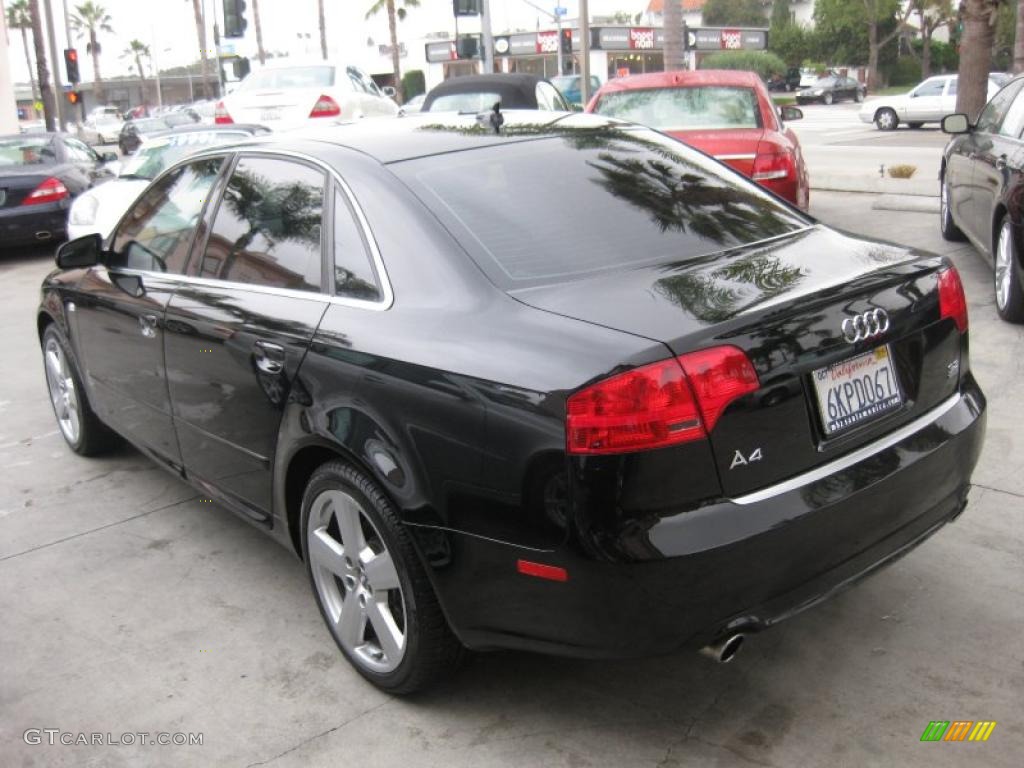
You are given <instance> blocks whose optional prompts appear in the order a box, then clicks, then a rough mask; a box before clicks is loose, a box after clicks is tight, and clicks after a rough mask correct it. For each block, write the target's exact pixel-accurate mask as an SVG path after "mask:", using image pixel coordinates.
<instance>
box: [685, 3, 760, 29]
mask: <svg viewBox="0 0 1024 768" xmlns="http://www.w3.org/2000/svg"><path fill="white" fill-rule="evenodd" d="M700 18H701V23H702V24H703V25H704V26H706V27H725V26H728V27H763V26H764V23H765V17H764V6H763V5H762V4H761V2H760V0H707V2H706V3H704V10H703V11H702V12H701V17H700Z"/></svg>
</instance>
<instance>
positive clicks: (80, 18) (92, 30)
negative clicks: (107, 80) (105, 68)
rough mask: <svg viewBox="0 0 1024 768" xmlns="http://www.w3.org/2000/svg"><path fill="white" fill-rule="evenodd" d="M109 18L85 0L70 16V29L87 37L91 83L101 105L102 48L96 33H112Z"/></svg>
mask: <svg viewBox="0 0 1024 768" xmlns="http://www.w3.org/2000/svg"><path fill="white" fill-rule="evenodd" d="M110 22H111V18H110V14H108V13H107V10H106V9H105V8H104V7H103V6H101V5H99V4H97V3H94V2H92V0H86V2H84V3H82V4H81V5H78V6H75V12H74V13H73V14H71V28H72V29H74V30H75V31H76V32H78V33H79V34H81V33H82V32H86V33H87V34H88V36H89V42H88V43H86V46H85V50H86V53H88V54H89V55H90V56H92V81H93V88H94V90H95V93H96V100H97V102H99V103H100V104H102V103H103V102H104V101H105V99H104V96H103V79H102V78H101V77H100V54H101V53H102V52H103V48H102V46H101V45H100V43H99V40H97V39H96V37H97V32H108V33H112V32H113V31H114V28H113V27H111V26H110Z"/></svg>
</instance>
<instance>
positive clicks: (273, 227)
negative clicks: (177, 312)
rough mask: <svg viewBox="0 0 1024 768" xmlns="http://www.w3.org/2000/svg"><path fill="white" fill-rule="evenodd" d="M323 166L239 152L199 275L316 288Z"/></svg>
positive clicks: (320, 254) (320, 250) (318, 286)
mask: <svg viewBox="0 0 1024 768" xmlns="http://www.w3.org/2000/svg"><path fill="white" fill-rule="evenodd" d="M324 183H325V176H324V173H323V171H320V170H318V169H316V168H312V167H310V166H308V165H305V164H303V163H299V162H295V161H292V160H282V159H277V158H268V157H243V158H242V159H241V160H239V162H238V165H237V166H235V170H234V171H233V172H232V174H231V178H230V180H229V181H228V183H227V187H226V188H225V190H224V194H223V196H222V197H221V201H220V205H219V207H218V209H217V214H216V216H215V217H214V220H213V226H212V227H211V229H210V237H209V240H208V241H207V244H206V250H205V252H204V253H203V260H202V263H201V264H200V266H199V277H205V278H212V279H218V280H229V281H231V282H235V283H249V284H251V285H261V286H268V287H272V288H291V289H293V290H299V291H319V290H320V289H321V272H322V264H321V262H322V257H323V247H322V244H321V232H322V230H323V208H324Z"/></svg>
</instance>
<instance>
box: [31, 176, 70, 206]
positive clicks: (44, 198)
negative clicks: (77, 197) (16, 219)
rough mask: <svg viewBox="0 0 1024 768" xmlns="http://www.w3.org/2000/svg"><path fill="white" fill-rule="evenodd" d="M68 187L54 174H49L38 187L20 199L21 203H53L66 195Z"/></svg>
mask: <svg viewBox="0 0 1024 768" xmlns="http://www.w3.org/2000/svg"><path fill="white" fill-rule="evenodd" d="M68 195H69V192H68V188H67V187H65V186H64V182H63V181H61V180H60V179H58V178H57V177H55V176H51V177H50V178H48V179H47V180H46V181H44V182H43V183H42V184H40V185H39V186H38V187H36V188H35V189H33V190H32V191H31V192H30V193H29V194H28V196H27V197H26V198H25V199H24V200H22V201H21V204H22V205H38V204H39V203H53V202H56V201H57V200H63V199H64V198H65V197H68Z"/></svg>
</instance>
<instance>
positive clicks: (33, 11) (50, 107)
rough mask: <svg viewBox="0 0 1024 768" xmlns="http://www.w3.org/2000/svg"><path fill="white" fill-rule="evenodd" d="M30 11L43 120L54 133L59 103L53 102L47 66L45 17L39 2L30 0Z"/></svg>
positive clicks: (47, 128)
mask: <svg viewBox="0 0 1024 768" xmlns="http://www.w3.org/2000/svg"><path fill="white" fill-rule="evenodd" d="M28 10H29V14H30V15H31V17H32V43H33V45H34V46H35V49H36V76H37V77H38V78H39V96H40V98H41V99H42V102H43V119H44V121H45V123H46V130H48V131H53V130H55V129H56V125H57V123H56V116H57V102H55V101H54V100H53V88H51V87H50V70H49V68H48V67H47V66H46V42H45V38H44V37H43V17H42V15H41V14H40V13H39V0H28Z"/></svg>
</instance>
